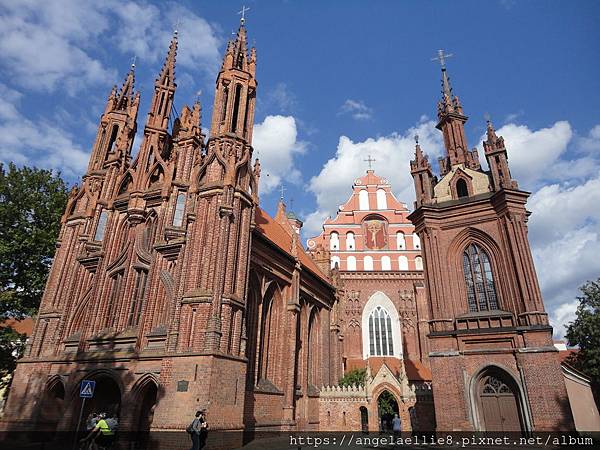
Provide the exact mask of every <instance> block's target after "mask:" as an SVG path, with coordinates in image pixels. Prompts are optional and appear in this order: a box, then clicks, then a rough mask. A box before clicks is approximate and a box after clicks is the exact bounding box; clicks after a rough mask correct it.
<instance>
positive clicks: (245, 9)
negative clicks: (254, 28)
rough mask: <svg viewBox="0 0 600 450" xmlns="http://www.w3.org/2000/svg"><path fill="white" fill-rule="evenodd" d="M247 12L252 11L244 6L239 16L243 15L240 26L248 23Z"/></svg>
mask: <svg viewBox="0 0 600 450" xmlns="http://www.w3.org/2000/svg"><path fill="white" fill-rule="evenodd" d="M246 11H250V8H246V5H242V9H241V10H240V11H238V14H240V15H241V17H240V25H244V23H245V22H246Z"/></svg>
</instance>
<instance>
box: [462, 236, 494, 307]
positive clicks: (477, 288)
mask: <svg viewBox="0 0 600 450" xmlns="http://www.w3.org/2000/svg"><path fill="white" fill-rule="evenodd" d="M463 270H464V274H465V283H466V287H467V302H468V304H469V311H470V312H477V311H490V310H494V309H498V298H497V295H496V286H495V284H494V277H493V273H492V266H491V264H490V258H489V256H488V254H487V253H486V252H485V251H484V250H483V249H482V248H481V247H480V246H478V245H477V244H471V245H469V246H468V247H467V249H466V250H465V251H464V253H463Z"/></svg>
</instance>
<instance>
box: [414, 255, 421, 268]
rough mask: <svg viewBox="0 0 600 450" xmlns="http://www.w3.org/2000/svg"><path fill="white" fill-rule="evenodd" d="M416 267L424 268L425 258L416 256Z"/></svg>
mask: <svg viewBox="0 0 600 450" xmlns="http://www.w3.org/2000/svg"><path fill="white" fill-rule="evenodd" d="M415 269H416V270H423V258H421V257H420V256H417V257H416V258H415Z"/></svg>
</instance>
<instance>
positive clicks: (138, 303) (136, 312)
mask: <svg viewBox="0 0 600 450" xmlns="http://www.w3.org/2000/svg"><path fill="white" fill-rule="evenodd" d="M136 272H137V275H136V279H135V289H134V291H133V298H132V299H131V307H130V308H129V318H128V319H127V326H130V327H133V326H137V325H138V324H139V323H140V317H141V316H142V310H143V308H144V297H145V295H146V285H147V282H148V271H147V270H137V271H136Z"/></svg>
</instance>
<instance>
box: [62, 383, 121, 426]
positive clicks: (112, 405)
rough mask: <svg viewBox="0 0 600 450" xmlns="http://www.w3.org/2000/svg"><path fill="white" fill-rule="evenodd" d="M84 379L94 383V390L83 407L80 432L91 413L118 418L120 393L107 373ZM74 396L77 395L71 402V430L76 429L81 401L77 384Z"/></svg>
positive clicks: (117, 386)
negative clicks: (72, 425) (72, 420)
mask: <svg viewBox="0 0 600 450" xmlns="http://www.w3.org/2000/svg"><path fill="white" fill-rule="evenodd" d="M84 379H86V380H93V381H95V382H96V388H95V390H94V396H93V397H92V398H90V399H87V400H86V402H85V405H84V406H83V414H82V416H81V417H82V419H81V423H80V424H79V425H80V427H79V428H80V430H85V429H86V423H87V419H88V417H89V416H90V415H91V414H92V413H106V414H107V415H109V416H115V417H120V414H121V398H122V393H121V388H120V387H119V384H118V383H117V382H116V381H115V380H114V379H113V378H112V377H111V376H110V375H108V374H107V373H99V374H95V375H91V376H88V377H84ZM75 395H77V398H76V400H75V401H74V402H73V408H74V409H73V419H74V427H73V429H75V428H77V420H78V419H79V414H80V412H81V406H82V399H81V398H79V383H78V384H77V388H76V393H75Z"/></svg>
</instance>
